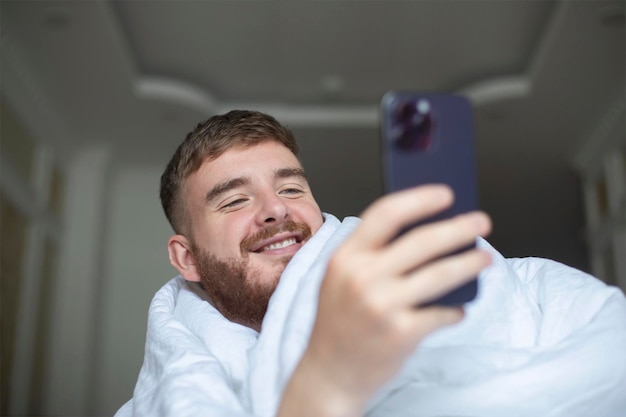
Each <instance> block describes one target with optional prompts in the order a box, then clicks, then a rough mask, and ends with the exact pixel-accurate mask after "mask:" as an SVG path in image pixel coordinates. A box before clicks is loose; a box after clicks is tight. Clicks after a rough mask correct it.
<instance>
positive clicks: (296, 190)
mask: <svg viewBox="0 0 626 417" xmlns="http://www.w3.org/2000/svg"><path fill="white" fill-rule="evenodd" d="M280 193H281V194H287V195H294V194H301V193H302V190H300V189H299V188H286V189H284V190H282V191H281V192H280Z"/></svg>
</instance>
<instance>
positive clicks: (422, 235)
mask: <svg viewBox="0 0 626 417" xmlns="http://www.w3.org/2000/svg"><path fill="white" fill-rule="evenodd" d="M490 230H491V221H490V220H489V217H488V216H487V215H486V214H484V213H482V212H473V213H468V214H463V215H460V216H456V217H455V218H453V219H450V220H446V221H441V222H437V223H432V224H427V225H423V226H421V227H419V228H415V229H413V230H412V231H410V232H408V233H407V234H405V235H403V236H402V237H401V238H398V239H396V240H395V241H393V242H392V243H391V244H389V246H388V248H387V249H386V250H384V251H383V252H382V253H381V261H382V262H384V263H385V264H386V265H393V267H394V271H395V272H396V273H398V274H404V273H406V272H409V271H411V270H414V269H415V268H418V267H419V266H420V265H423V264H424V263H426V262H428V261H429V260H431V259H434V258H438V257H440V256H443V255H446V254H448V253H451V252H454V251H455V250H457V249H461V248H464V247H466V246H469V245H470V244H472V243H474V242H475V240H476V237H477V236H486V235H487V234H488V233H489V232H490Z"/></svg>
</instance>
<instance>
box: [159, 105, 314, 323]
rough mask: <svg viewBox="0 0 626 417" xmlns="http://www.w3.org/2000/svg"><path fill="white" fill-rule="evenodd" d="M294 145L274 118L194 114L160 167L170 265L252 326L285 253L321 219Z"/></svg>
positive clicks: (228, 313)
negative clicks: (197, 118) (200, 119)
mask: <svg viewBox="0 0 626 417" xmlns="http://www.w3.org/2000/svg"><path fill="white" fill-rule="evenodd" d="M297 151H298V149H297V145H296V142H295V140H294V138H293V135H292V134H291V132H290V131H289V130H287V129H286V128H285V127H283V126H281V125H280V124H279V123H278V122H277V121H276V120H275V119H274V118H272V117H270V116H268V115H265V114H262V113H258V112H248V111H232V112H230V113H227V114H225V115H222V116H215V117H212V118H211V119H209V120H207V121H206V122H205V123H202V124H199V125H198V126H197V128H196V129H195V130H194V131H193V132H191V133H190V134H189V135H188V136H187V138H186V139H185V141H184V142H183V143H182V144H181V146H180V147H179V148H178V150H177V151H176V153H175V154H174V156H173V158H172V160H171V161H170V163H169V164H168V166H167V168H166V170H165V172H164V174H163V176H162V177H161V201H162V204H163V208H164V210H165V213H166V216H167V217H168V219H169V221H170V223H171V224H172V227H173V228H174V231H175V233H176V234H175V235H174V236H172V237H171V238H170V240H169V242H168V250H169V254H170V261H171V263H172V265H173V266H174V267H175V268H177V269H178V271H179V272H180V273H181V275H182V276H183V277H184V278H185V279H187V280H189V281H198V282H201V284H202V285H203V287H204V288H205V289H206V291H207V292H208V294H209V296H210V298H211V300H212V301H213V302H214V304H215V306H216V307H217V308H218V309H219V310H220V311H221V312H222V313H223V314H224V315H225V316H226V317H227V318H229V319H231V320H233V321H236V322H239V323H242V324H245V325H248V326H250V327H254V328H257V329H258V328H260V324H261V320H262V318H263V315H264V314H265V309H266V308H267V302H268V300H269V297H270V295H271V294H272V293H273V291H274V289H275V287H276V285H277V283H278V279H279V278H280V274H281V273H282V271H283V270H284V268H285V266H286V264H287V262H288V261H289V260H290V259H291V257H292V256H293V255H294V254H295V252H296V251H297V250H298V249H299V248H300V247H301V246H302V245H303V244H304V242H305V241H306V240H307V239H308V238H309V237H310V236H311V235H312V234H313V233H315V232H316V231H317V230H318V229H319V227H320V226H321V224H322V222H323V219H322V215H321V212H320V209H319V207H318V205H317V203H316V202H315V199H314V198H313V195H312V194H311V190H310V188H309V185H308V182H307V180H306V177H305V175H304V171H303V169H302V166H301V164H300V162H299V161H298V158H297V156H296V155H297Z"/></svg>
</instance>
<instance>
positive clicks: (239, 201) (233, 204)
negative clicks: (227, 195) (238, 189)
mask: <svg viewBox="0 0 626 417" xmlns="http://www.w3.org/2000/svg"><path fill="white" fill-rule="evenodd" d="M245 202H246V199H245V198H238V199H236V200H233V201H231V202H230V203H228V204H224V205H223V206H222V208H232V207H236V206H238V205H239V204H243V203H245Z"/></svg>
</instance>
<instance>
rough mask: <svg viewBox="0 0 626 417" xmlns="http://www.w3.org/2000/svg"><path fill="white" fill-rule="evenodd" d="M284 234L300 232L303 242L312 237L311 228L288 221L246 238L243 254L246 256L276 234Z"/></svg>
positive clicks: (241, 246)
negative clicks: (258, 244)
mask: <svg viewBox="0 0 626 417" xmlns="http://www.w3.org/2000/svg"><path fill="white" fill-rule="evenodd" d="M283 232H299V233H300V234H301V235H302V240H301V241H305V240H307V239H308V238H309V237H311V228H310V227H309V226H308V225H306V224H304V223H299V222H294V221H293V220H287V221H286V222H284V223H283V224H281V225H278V226H268V227H266V228H264V229H262V230H259V231H258V232H257V233H255V234H254V235H252V236H249V237H247V238H245V239H244V240H243V241H242V242H241V245H239V246H240V249H241V253H242V254H246V253H248V250H249V249H250V248H251V247H253V246H254V245H256V244H257V243H258V242H259V241H261V240H265V239H269V238H271V237H272V236H274V235H275V234H278V233H283Z"/></svg>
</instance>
